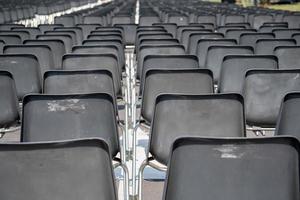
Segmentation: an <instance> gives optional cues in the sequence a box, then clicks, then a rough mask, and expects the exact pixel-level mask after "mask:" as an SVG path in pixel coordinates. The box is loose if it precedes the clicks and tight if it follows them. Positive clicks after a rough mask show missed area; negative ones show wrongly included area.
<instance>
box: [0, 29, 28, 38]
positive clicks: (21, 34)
mask: <svg viewBox="0 0 300 200" xmlns="http://www.w3.org/2000/svg"><path fill="white" fill-rule="evenodd" d="M0 34H1V35H2V34H4V35H19V36H20V38H21V40H22V41H24V40H29V39H30V33H29V32H28V31H24V30H23V31H0Z"/></svg>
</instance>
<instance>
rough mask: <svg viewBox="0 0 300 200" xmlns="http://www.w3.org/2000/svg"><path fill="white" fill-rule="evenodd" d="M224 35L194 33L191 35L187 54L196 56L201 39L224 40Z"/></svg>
mask: <svg viewBox="0 0 300 200" xmlns="http://www.w3.org/2000/svg"><path fill="white" fill-rule="evenodd" d="M222 38H224V35H223V34H222V33H192V34H190V37H189V41H188V47H187V52H188V53H189V54H191V55H196V52H197V45H198V41H199V40H201V39H222Z"/></svg>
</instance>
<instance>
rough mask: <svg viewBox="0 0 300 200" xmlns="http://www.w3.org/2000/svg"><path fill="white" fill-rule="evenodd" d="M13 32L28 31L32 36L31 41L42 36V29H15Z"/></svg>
mask: <svg viewBox="0 0 300 200" xmlns="http://www.w3.org/2000/svg"><path fill="white" fill-rule="evenodd" d="M12 31H26V32H28V33H29V34H30V39H36V36H37V35H40V34H41V31H40V29H39V28H36V27H26V28H25V27H23V28H22V27H15V28H12Z"/></svg>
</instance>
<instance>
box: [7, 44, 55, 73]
mask: <svg viewBox="0 0 300 200" xmlns="http://www.w3.org/2000/svg"><path fill="white" fill-rule="evenodd" d="M27 53H30V54H33V55H35V56H36V57H37V59H38V62H39V65H40V72H41V76H43V74H44V73H45V71H47V70H51V69H54V61H53V54H52V51H51V49H50V47H49V46H48V45H7V46H5V47H4V54H27Z"/></svg>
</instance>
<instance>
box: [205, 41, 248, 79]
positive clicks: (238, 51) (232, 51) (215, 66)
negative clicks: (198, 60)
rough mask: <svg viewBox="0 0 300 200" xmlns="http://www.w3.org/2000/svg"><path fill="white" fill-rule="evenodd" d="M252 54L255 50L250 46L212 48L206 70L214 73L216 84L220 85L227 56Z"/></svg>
mask: <svg viewBox="0 0 300 200" xmlns="http://www.w3.org/2000/svg"><path fill="white" fill-rule="evenodd" d="M251 54H253V48H252V47H249V46H210V47H209V48H208V50H207V56H206V63H205V68H207V69H210V70H211V71H212V72H213V75H214V82H215V83H218V81H219V78H220V73H221V67H222V62H223V59H224V57H225V56H227V55H251Z"/></svg>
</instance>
